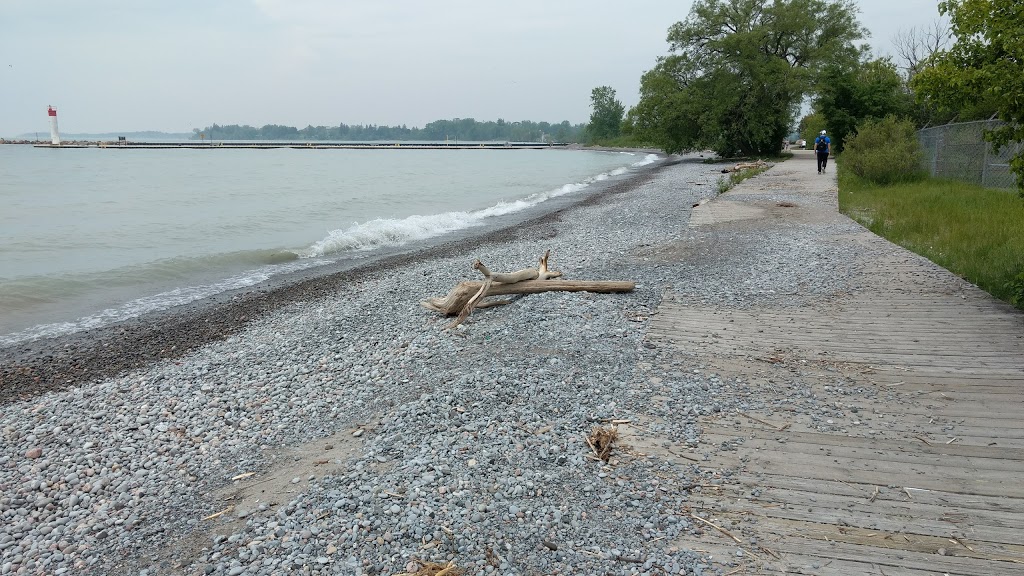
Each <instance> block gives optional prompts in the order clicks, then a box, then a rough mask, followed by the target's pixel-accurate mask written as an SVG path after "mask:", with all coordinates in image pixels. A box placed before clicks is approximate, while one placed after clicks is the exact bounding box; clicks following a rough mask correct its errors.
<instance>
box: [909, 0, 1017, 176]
mask: <svg viewBox="0 0 1024 576" xmlns="http://www.w3.org/2000/svg"><path fill="white" fill-rule="evenodd" d="M939 12H940V13H942V14H944V15H946V16H948V17H949V19H950V25H951V27H952V30H953V35H954V36H955V37H956V42H955V43H954V44H953V46H952V48H950V49H949V50H946V51H942V52H939V53H938V54H936V55H935V56H934V57H933V58H932V59H931V60H930V61H929V62H928V65H927V66H926V67H925V68H924V70H922V71H921V72H920V73H918V74H917V75H916V76H914V78H913V80H912V81H911V85H912V86H913V87H914V89H915V90H916V91H917V93H918V94H919V95H920V96H921V97H922V98H925V99H927V100H931V101H932V102H934V103H936V104H938V105H943V106H948V107H950V108H953V109H961V108H965V107H969V106H970V105H971V104H972V103H974V102H979V101H985V102H991V103H993V104H994V105H995V107H996V110H997V112H998V115H999V118H1000V119H1001V120H1004V121H1005V122H1006V124H1005V125H1004V126H1003V127H1001V128H998V129H996V130H992V131H990V132H987V133H986V138H987V139H988V140H989V141H990V142H992V144H993V145H994V146H995V147H996V148H1002V147H1003V146H1006V145H1008V144H1010V143H1012V142H1021V141H1024V3H1021V2H1020V0H947V1H944V2H939ZM1010 168H1011V169H1012V170H1013V172H1014V173H1015V174H1016V175H1017V185H1018V187H1019V188H1020V192H1021V195H1024V150H1022V151H1021V152H1019V153H1018V154H1017V155H1016V156H1014V157H1013V159H1011V160H1010Z"/></svg>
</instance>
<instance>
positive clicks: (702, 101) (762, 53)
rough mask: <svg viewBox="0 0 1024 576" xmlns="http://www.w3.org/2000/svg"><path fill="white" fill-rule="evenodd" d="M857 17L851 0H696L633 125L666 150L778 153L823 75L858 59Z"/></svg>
mask: <svg viewBox="0 0 1024 576" xmlns="http://www.w3.org/2000/svg"><path fill="white" fill-rule="evenodd" d="M855 14H856V7H855V5H854V3H853V2H852V0H697V2H695V3H694V5H693V7H692V9H691V11H690V14H689V16H687V18H686V20H684V21H682V22H678V23H676V24H674V25H673V26H672V27H671V28H670V29H669V33H668V41H669V45H670V51H671V52H672V54H670V55H669V56H666V57H663V58H660V59H659V60H658V63H657V65H656V66H655V67H654V68H653V69H652V70H650V71H648V72H647V73H645V74H644V75H643V77H642V78H641V81H640V102H639V103H638V104H637V106H636V107H634V108H633V109H632V110H630V112H629V115H628V118H627V122H628V124H629V125H630V126H631V127H632V128H633V129H634V130H636V131H637V132H638V133H642V134H643V135H644V136H645V138H646V139H648V140H651V141H653V142H657V143H658V145H659V146H661V147H662V148H663V149H664V150H665V151H666V152H669V153H673V152H680V151H683V150H688V149H696V148H701V147H704V148H711V149H713V150H715V152H717V153H718V154H719V155H721V156H725V157H730V156H736V155H760V154H773V153H777V152H779V151H780V150H781V149H782V142H783V139H784V138H786V137H787V136H788V135H789V131H790V127H791V125H792V121H793V117H794V116H795V114H796V110H797V109H798V107H799V104H800V100H801V98H802V97H803V94H804V93H805V92H806V91H807V90H808V89H809V87H810V85H811V83H812V79H813V77H814V75H815V74H816V73H817V71H818V70H819V69H820V68H821V67H822V66H823V65H825V64H826V63H828V62H833V61H837V60H839V61H841V60H845V59H851V58H853V59H855V58H856V55H857V51H856V49H855V48H854V47H853V41H854V40H857V39H859V38H861V37H862V36H863V29H862V28H861V26H860V25H859V24H858V23H857V21H856V18H855Z"/></svg>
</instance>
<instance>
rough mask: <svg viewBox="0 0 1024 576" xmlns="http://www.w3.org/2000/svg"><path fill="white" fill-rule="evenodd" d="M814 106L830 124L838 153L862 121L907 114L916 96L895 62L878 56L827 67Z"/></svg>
mask: <svg viewBox="0 0 1024 576" xmlns="http://www.w3.org/2000/svg"><path fill="white" fill-rule="evenodd" d="M814 105H815V110H816V111H817V112H818V113H820V114H821V116H823V117H824V120H825V124H826V125H827V126H828V132H829V137H830V138H831V140H832V149H833V151H835V152H836V153H839V152H842V151H843V148H844V146H845V143H846V138H847V136H848V135H850V134H853V133H854V132H856V130H857V126H858V125H859V124H860V123H861V122H863V121H864V120H867V119H878V118H884V117H886V116H888V115H890V114H892V115H896V116H906V115H907V114H908V113H909V112H910V110H911V108H912V105H913V99H912V96H911V95H910V93H909V92H907V91H906V90H905V89H904V85H903V79H902V78H901V77H900V74H899V72H898V71H897V70H896V65H895V64H893V63H892V61H891V60H890V59H889V58H879V59H876V60H868V61H859V62H853V63H839V64H835V65H831V66H828V67H827V68H826V69H825V70H824V73H823V74H822V76H821V78H820V80H819V82H818V86H817V98H815V102H814ZM819 131H820V129H819Z"/></svg>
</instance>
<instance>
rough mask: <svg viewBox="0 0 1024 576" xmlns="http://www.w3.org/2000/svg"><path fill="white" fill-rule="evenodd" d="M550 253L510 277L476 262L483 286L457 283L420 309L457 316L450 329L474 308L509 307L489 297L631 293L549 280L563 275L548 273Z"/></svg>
mask: <svg viewBox="0 0 1024 576" xmlns="http://www.w3.org/2000/svg"><path fill="white" fill-rule="evenodd" d="M550 254H551V251H550V250H548V251H547V252H544V255H543V256H541V258H540V262H539V264H538V266H537V267H536V268H526V269H523V270H517V271H516V272H509V273H504V274H503V273H494V272H491V271H490V270H488V269H487V266H485V265H484V263H483V262H481V261H479V260H477V261H476V262H474V263H473V268H475V269H476V270H478V271H479V272H480V273H481V274H483V276H484V281H483V282H478V281H466V282H460V283H459V284H458V285H457V286H455V288H453V289H452V290H451V292H449V293H448V295H447V296H445V297H443V298H428V299H426V300H423V301H421V302H420V305H421V306H423V307H424V308H427V309H429V310H434V311H437V312H440V313H442V314H444V315H446V316H453V315H456V314H457V315H458V317H457V318H456V319H455V321H454V322H452V324H451V326H449V327H455V326H458V325H459V324H461V323H462V322H463V321H464V320H465V319H466V318H467V317H468V316H469V315H470V314H471V313H472V312H473V310H474V309H476V308H489V307H491V306H500V305H503V304H509V303H511V300H500V301H488V302H484V301H483V299H484V298H486V297H488V296H503V295H507V294H538V293H540V292H551V291H562V292H600V293H610V292H631V291H632V290H633V288H635V286H636V284H635V283H634V282H606V281H586V280H552V279H553V278H558V277H560V276H561V275H562V273H561V272H558V271H555V270H549V269H548V257H549V256H550Z"/></svg>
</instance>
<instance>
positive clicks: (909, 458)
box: [701, 433, 1024, 478]
mask: <svg viewBox="0 0 1024 576" xmlns="http://www.w3.org/2000/svg"><path fill="white" fill-rule="evenodd" d="M705 437H706V438H707V439H708V441H709V442H710V443H711V444H715V443H721V442H723V441H726V440H727V439H729V438H736V436H729V435H722V436H719V435H717V434H715V433H710V434H709V433H704V434H702V435H701V441H702V442H703V440H704V438H705ZM936 444H939V445H943V446H944V444H942V443H941V442H938V443H936ZM780 448H783V446H780V444H779V442H778V441H777V440H774V439H764V438H754V439H750V438H747V439H745V440H744V442H743V443H742V444H740V445H739V446H738V447H737V449H738V450H739V451H740V452H751V453H753V452H757V453H765V452H776V451H778V452H781V450H779V449H780ZM784 448H785V454H787V455H788V454H794V453H799V454H806V455H810V456H814V455H820V456H821V457H833V456H834V457H837V458H850V459H856V458H864V459H871V460H879V461H884V462H904V463H908V464H929V465H934V466H953V467H957V468H967V469H974V470H994V471H1004V472H1016V473H1019V474H1020V475H1021V478H1024V460H1022V459H1021V457H1020V456H1018V457H1017V458H1015V459H1011V460H1006V459H1002V458H976V457H973V456H968V457H965V456H959V455H950V454H943V453H942V451H941V450H935V451H930V452H929V451H925V450H924V449H926V448H937V446H934V445H933V446H921V447H920V448H917V447H910V448H915V450H914V451H911V450H910V449H907V450H884V449H882V448H881V447H877V448H865V447H863V446H859V447H851V446H849V445H843V444H841V443H836V444H833V445H822V444H817V443H814V444H811V443H802V442H798V441H794V440H792V439H790V440H787V441H786V443H785V446H784ZM1012 452H1019V451H1017V450H1013V451H1012Z"/></svg>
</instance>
